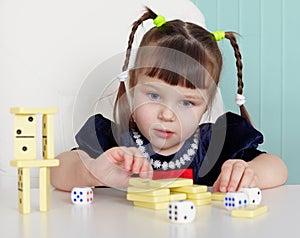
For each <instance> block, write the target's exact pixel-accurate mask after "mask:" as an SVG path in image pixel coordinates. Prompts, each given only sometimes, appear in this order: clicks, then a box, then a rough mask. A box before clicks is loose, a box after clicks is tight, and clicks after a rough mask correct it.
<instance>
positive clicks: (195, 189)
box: [171, 184, 207, 193]
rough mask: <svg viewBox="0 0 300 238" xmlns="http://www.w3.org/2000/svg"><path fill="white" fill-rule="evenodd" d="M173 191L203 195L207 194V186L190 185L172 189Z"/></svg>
mask: <svg viewBox="0 0 300 238" xmlns="http://www.w3.org/2000/svg"><path fill="white" fill-rule="evenodd" d="M171 191H172V192H182V193H203V192H207V186H206V185H198V184H193V185H188V186H184V187H176V188H171Z"/></svg>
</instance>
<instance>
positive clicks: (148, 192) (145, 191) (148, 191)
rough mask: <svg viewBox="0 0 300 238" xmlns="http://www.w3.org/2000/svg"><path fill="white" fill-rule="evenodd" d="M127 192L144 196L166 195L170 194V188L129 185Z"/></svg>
mask: <svg viewBox="0 0 300 238" xmlns="http://www.w3.org/2000/svg"><path fill="white" fill-rule="evenodd" d="M127 192H128V193H132V194H139V195H143V196H166V195H170V189H168V188H161V189H158V188H151V187H148V188H146V187H145V188H139V187H133V186H131V187H128V188H127Z"/></svg>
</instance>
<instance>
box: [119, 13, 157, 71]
mask: <svg viewBox="0 0 300 238" xmlns="http://www.w3.org/2000/svg"><path fill="white" fill-rule="evenodd" d="M146 10H147V11H146V12H145V13H144V14H143V15H142V16H141V17H140V18H139V19H138V20H136V21H135V22H134V23H133V24H132V29H131V33H130V35H129V39H128V46H127V50H126V58H125V62H124V65H123V68H122V71H125V70H127V69H128V65H129V59H130V55H131V48H132V43H133V40H134V35H135V33H136V31H137V29H138V27H139V26H140V25H141V24H142V23H143V22H144V21H145V20H148V19H155V18H156V17H157V14H155V13H154V12H153V11H152V10H151V9H150V8H148V7H146Z"/></svg>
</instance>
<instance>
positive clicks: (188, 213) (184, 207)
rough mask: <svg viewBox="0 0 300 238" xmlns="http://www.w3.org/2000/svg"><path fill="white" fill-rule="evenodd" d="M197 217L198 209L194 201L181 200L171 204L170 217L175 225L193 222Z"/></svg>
mask: <svg viewBox="0 0 300 238" xmlns="http://www.w3.org/2000/svg"><path fill="white" fill-rule="evenodd" d="M195 216H196V207H195V205H194V203H193V202H192V201H189V200H181V201H172V202H170V203H169V208H168V217H169V220H170V221H172V222H174V223H188V222H192V221H193V220H194V219H195Z"/></svg>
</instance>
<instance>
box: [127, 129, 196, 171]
mask: <svg viewBox="0 0 300 238" xmlns="http://www.w3.org/2000/svg"><path fill="white" fill-rule="evenodd" d="M132 135H133V138H134V140H135V143H136V144H137V146H138V149H139V150H140V151H141V152H142V154H143V155H144V156H145V157H146V158H147V160H148V161H149V162H150V164H151V165H152V166H153V168H154V169H162V170H168V169H180V168H181V167H183V166H184V165H185V164H186V163H187V162H189V163H190V162H191V161H192V159H193V158H194V156H195V155H196V152H197V150H198V143H199V128H198V129H197V130H196V132H195V133H194V136H193V138H192V141H191V143H190V146H189V148H188V149H187V150H186V151H185V153H184V154H181V153H179V152H177V153H176V154H175V156H174V158H173V159H172V160H171V161H170V162H167V161H164V162H162V161H161V160H159V159H155V158H152V157H151V156H150V155H149V152H148V151H147V149H146V146H145V145H144V140H143V138H142V135H141V134H140V133H139V132H138V131H136V130H132Z"/></svg>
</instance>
